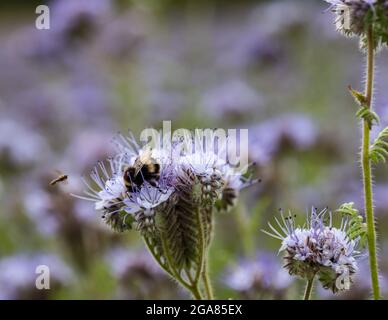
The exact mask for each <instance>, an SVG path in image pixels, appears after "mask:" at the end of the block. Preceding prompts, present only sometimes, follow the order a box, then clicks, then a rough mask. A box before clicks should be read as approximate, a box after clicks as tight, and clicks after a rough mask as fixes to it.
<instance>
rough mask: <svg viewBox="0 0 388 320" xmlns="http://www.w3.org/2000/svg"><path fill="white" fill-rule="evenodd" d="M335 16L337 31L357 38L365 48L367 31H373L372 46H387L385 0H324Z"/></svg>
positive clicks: (387, 9) (387, 21)
mask: <svg viewBox="0 0 388 320" xmlns="http://www.w3.org/2000/svg"><path fill="white" fill-rule="evenodd" d="M325 1H326V2H328V3H329V4H330V8H329V10H330V9H331V11H333V12H334V14H335V24H336V26H337V30H338V31H340V32H341V33H342V34H344V35H346V36H358V37H360V40H361V47H365V41H366V35H367V33H368V29H371V30H373V34H374V42H375V44H374V46H375V48H377V47H378V46H381V45H383V44H385V45H388V2H387V1H386V0H325Z"/></svg>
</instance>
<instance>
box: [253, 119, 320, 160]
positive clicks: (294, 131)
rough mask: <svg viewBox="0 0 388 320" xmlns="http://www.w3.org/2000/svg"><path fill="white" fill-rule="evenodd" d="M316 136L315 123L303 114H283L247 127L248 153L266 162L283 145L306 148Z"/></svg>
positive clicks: (312, 143)
mask: <svg viewBox="0 0 388 320" xmlns="http://www.w3.org/2000/svg"><path fill="white" fill-rule="evenodd" d="M317 138H318V129H317V127H316V125H315V123H314V122H313V121H312V120H311V119H310V118H309V117H307V116H305V115H303V114H283V115H281V116H279V117H276V118H273V119H270V120H267V121H265V122H263V123H261V124H259V125H256V126H253V127H251V128H249V146H250V153H251V156H252V159H253V160H254V161H257V162H258V163H259V164H261V165H265V164H266V163H268V162H269V161H270V160H271V159H272V157H273V156H274V155H275V154H276V153H278V152H279V151H281V150H282V147H283V146H284V145H286V146H291V148H294V149H296V150H306V149H308V148H311V147H312V146H313V145H314V144H315V143H316V142H317Z"/></svg>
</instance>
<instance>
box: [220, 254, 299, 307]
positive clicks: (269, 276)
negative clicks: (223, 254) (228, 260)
mask: <svg viewBox="0 0 388 320" xmlns="http://www.w3.org/2000/svg"><path fill="white" fill-rule="evenodd" d="M224 281H225V283H226V284H227V286H228V287H230V288H231V289H232V290H236V291H238V292H239V293H240V294H243V295H244V296H245V297H246V298H253V299H254V298H258V297H263V296H266V297H268V296H270V297H277V298H280V297H283V298H284V296H285V294H286V290H287V288H288V287H289V286H290V285H291V283H292V282H293V279H292V278H291V277H290V276H289V275H288V273H287V271H286V270H285V269H284V268H282V267H281V265H280V263H279V262H278V260H277V259H276V257H274V256H273V254H270V253H265V252H259V253H258V254H257V256H256V258H255V259H243V260H241V261H240V262H239V264H238V265H237V266H236V267H234V268H230V269H229V272H228V274H227V276H226V278H225V280H224Z"/></svg>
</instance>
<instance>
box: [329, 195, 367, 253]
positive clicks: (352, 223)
mask: <svg viewBox="0 0 388 320" xmlns="http://www.w3.org/2000/svg"><path fill="white" fill-rule="evenodd" d="M336 212H337V213H339V214H341V215H342V216H344V217H345V218H347V219H348V228H347V235H348V237H349V238H350V239H357V238H358V239H359V240H360V244H361V245H362V246H365V244H366V239H367V227H366V224H365V222H364V218H363V217H362V216H361V215H360V214H359V212H358V210H357V209H356V208H354V203H353V202H348V203H344V204H342V205H341V206H340V207H339V208H338V209H337V210H336Z"/></svg>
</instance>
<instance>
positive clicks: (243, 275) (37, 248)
mask: <svg viewBox="0 0 388 320" xmlns="http://www.w3.org/2000/svg"><path fill="white" fill-rule="evenodd" d="M44 3H46V4H48V5H49V8H50V22H51V28H50V30H37V29H36V28H35V19H36V17H37V14H35V8H36V6H37V5H38V4H42V2H40V1H21V0H20V1H14V2H12V4H11V3H9V4H3V3H2V4H1V5H0V8H1V10H0V16H1V17H0V42H1V49H0V70H1V72H0V203H1V206H0V299H112V298H113V299H166V298H178V299H181V298H188V296H187V295H186V293H184V292H183V291H181V290H180V289H177V288H176V286H175V284H174V283H173V282H172V281H171V280H170V279H169V278H167V277H166V276H165V275H164V274H163V273H162V272H161V271H160V270H159V269H158V268H157V266H156V265H155V264H154V262H153V261H152V259H151V258H150V256H149V255H148V253H147V252H145V249H144V246H143V244H142V243H141V241H140V237H139V235H138V234H137V233H136V232H135V231H132V232H127V233H123V234H115V233H113V232H112V231H111V230H109V229H108V228H107V227H106V226H104V225H103V223H102V221H100V217H99V215H98V214H97V213H96V212H95V211H94V208H93V205H92V204H91V203H88V202H84V201H81V200H77V199H75V198H73V197H71V196H70V195H69V193H70V192H73V193H78V194H80V193H82V188H83V185H82V182H81V176H82V175H83V174H84V175H87V174H88V173H89V171H90V169H91V168H92V167H93V165H94V164H95V163H96V162H97V161H98V160H103V159H104V158H106V157H107V156H109V155H110V154H112V146H111V144H110V141H111V138H112V137H113V136H114V135H115V133H116V132H117V131H122V132H126V130H128V129H130V130H132V131H133V132H134V133H135V136H136V135H137V134H139V133H140V131H141V130H142V129H144V128H146V127H155V128H160V127H161V125H162V121H163V120H171V121H172V125H173V129H178V128H189V129H190V128H214V127H219V128H225V129H228V128H248V129H249V137H250V144H249V148H250V155H251V160H252V162H255V171H256V174H257V176H258V177H260V178H261V179H262V182H261V183H260V184H257V185H255V186H252V187H250V188H249V189H247V190H244V191H243V192H242V194H241V197H240V199H239V203H238V206H237V207H236V208H235V209H234V210H233V211H232V212H230V213H228V214H220V215H218V216H217V217H216V235H215V240H214V243H213V246H212V248H211V252H210V257H211V261H210V269H211V277H212V279H213V283H214V285H215V291H216V296H217V297H218V298H248V299H261V298H265V299H298V298H300V297H301V294H302V291H303V290H302V287H303V283H301V282H299V280H294V279H291V278H290V277H289V276H288V275H287V274H285V271H282V268H281V264H282V261H281V257H280V256H277V251H278V248H279V243H278V242H277V241H275V240H273V239H270V238H269V237H267V236H266V235H265V234H263V233H262V232H261V231H260V229H262V228H266V224H267V221H273V217H274V216H275V215H277V214H278V209H279V208H283V209H284V210H286V211H288V210H292V212H294V213H297V214H300V219H301V221H302V220H303V218H304V215H305V213H306V212H307V211H308V210H309V208H311V207H312V206H315V207H319V208H324V207H326V206H328V207H329V208H330V209H332V210H335V209H336V208H337V207H338V206H339V205H340V204H341V203H343V202H349V201H354V202H355V203H356V205H357V207H358V208H360V210H361V211H362V203H363V200H362V193H361V189H362V184H361V179H360V176H359V163H358V159H357V153H358V149H359V144H360V130H359V126H358V123H357V120H356V118H355V115H354V114H355V111H356V107H355V105H354V102H353V100H352V98H351V97H350V96H349V94H348V93H347V89H346V87H347V85H349V84H351V85H352V86H353V87H355V88H360V89H361V88H362V79H363V64H364V58H363V55H362V53H361V52H359V50H358V43H357V40H355V39H346V38H343V37H342V36H340V35H339V34H337V33H336V32H335V27H334V24H333V19H332V16H331V14H330V12H327V13H323V12H324V10H325V9H326V8H327V4H326V3H325V2H324V1H319V0H316V1H308V2H307V1H302V0H301V1H298V0H292V1H291V0H290V1H287V0H277V1H248V0H246V1H238V2H237V1H215V0H211V1H210V0H208V1H189V0H179V1H178V0H159V1H151V0H147V1H146V0H133V1H130V0H117V1H114V0H112V1H109V0H88V1H86V0H84V1H76V0H53V1H47V2H44ZM387 62H388V52H386V51H383V52H381V53H380V54H379V56H378V61H377V63H378V73H377V84H376V91H377V94H376V97H375V108H376V110H377V111H378V113H379V114H380V116H381V120H382V121H381V122H382V126H383V125H387V124H388V90H387V85H388V63H387ZM56 169H59V170H62V171H63V172H65V173H67V174H68V175H69V184H67V185H66V184H61V185H58V186H57V187H54V188H53V187H49V186H48V183H49V182H50V181H51V179H53V178H55V170H56ZM375 192H376V197H375V198H376V203H375V206H376V212H377V218H378V221H379V225H378V232H379V246H380V258H381V262H382V265H381V269H382V289H383V292H384V294H385V293H386V292H387V290H388V289H387V285H386V279H387V278H386V276H385V275H386V272H388V257H387V253H388V243H387V240H388V239H387V230H388V229H387V228H388V174H387V170H386V169H384V167H378V168H377V169H376V171H375ZM39 264H47V265H48V266H49V267H50V270H51V289H50V290H37V289H36V288H35V278H36V274H35V268H36V266H37V265H39ZM369 295H370V288H369V275H368V269H367V259H366V258H365V259H362V261H360V272H359V276H358V277H357V279H356V282H355V284H354V289H353V290H352V291H351V292H349V293H347V294H345V295H340V296H333V295H331V294H329V293H327V292H324V291H323V290H322V289H320V288H319V287H318V288H317V293H316V298H320V299H347V298H368V297H369Z"/></svg>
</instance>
